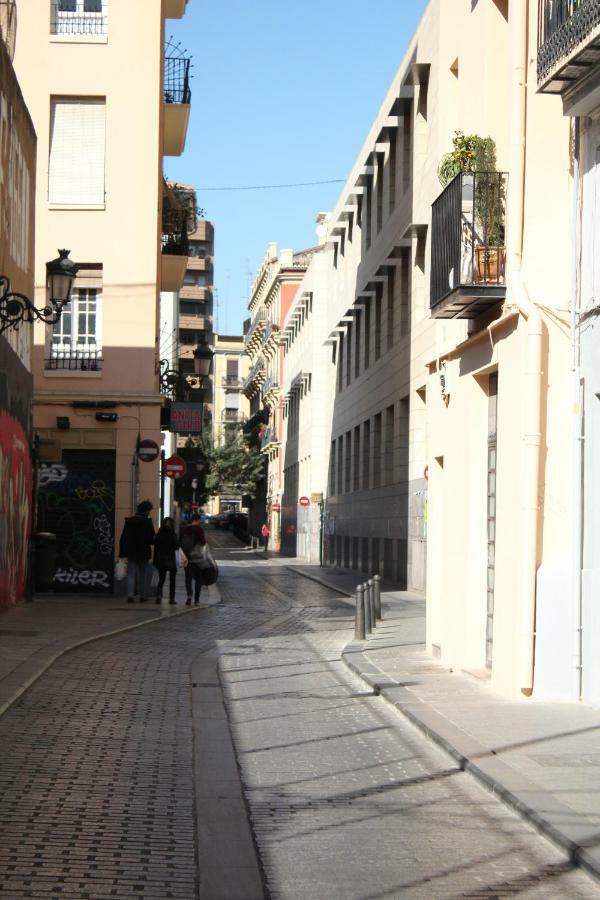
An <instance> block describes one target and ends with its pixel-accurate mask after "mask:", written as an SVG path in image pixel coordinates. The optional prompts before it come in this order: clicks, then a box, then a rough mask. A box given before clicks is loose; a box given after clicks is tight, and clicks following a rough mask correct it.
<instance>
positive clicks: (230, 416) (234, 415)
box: [221, 409, 246, 423]
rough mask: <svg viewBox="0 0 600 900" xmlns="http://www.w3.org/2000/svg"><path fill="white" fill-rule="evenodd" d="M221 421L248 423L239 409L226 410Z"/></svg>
mask: <svg viewBox="0 0 600 900" xmlns="http://www.w3.org/2000/svg"><path fill="white" fill-rule="evenodd" d="M221 421H223V422H240V423H242V422H245V421H246V417H245V416H244V415H243V414H242V413H241V412H240V411H239V409H224V410H223V412H222V414H221Z"/></svg>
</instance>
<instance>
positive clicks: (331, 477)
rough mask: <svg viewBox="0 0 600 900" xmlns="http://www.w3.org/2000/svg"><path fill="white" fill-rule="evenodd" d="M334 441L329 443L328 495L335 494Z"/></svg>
mask: <svg viewBox="0 0 600 900" xmlns="http://www.w3.org/2000/svg"><path fill="white" fill-rule="evenodd" d="M335 474H336V473H335V441H332V442H331V449H330V451H329V493H330V494H332V495H333V494H335Z"/></svg>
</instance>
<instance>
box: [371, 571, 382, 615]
mask: <svg viewBox="0 0 600 900" xmlns="http://www.w3.org/2000/svg"><path fill="white" fill-rule="evenodd" d="M373 594H374V596H375V618H376V619H377V620H378V621H380V620H381V619H382V618H383V616H382V615H381V578H380V577H379V575H373Z"/></svg>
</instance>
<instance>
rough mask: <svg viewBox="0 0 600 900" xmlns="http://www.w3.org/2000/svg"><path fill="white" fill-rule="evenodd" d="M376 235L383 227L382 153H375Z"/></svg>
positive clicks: (383, 165)
mask: <svg viewBox="0 0 600 900" xmlns="http://www.w3.org/2000/svg"><path fill="white" fill-rule="evenodd" d="M376 157H377V233H378V234H379V232H380V231H381V229H382V227H383V172H384V167H385V164H384V160H385V155H384V154H383V153H377V154H376Z"/></svg>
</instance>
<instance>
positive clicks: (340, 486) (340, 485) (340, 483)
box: [337, 435, 344, 494]
mask: <svg viewBox="0 0 600 900" xmlns="http://www.w3.org/2000/svg"><path fill="white" fill-rule="evenodd" d="M337 451H338V457H337V492H338V494H341V493H342V492H343V490H344V436H343V435H340V437H339V438H338V442H337Z"/></svg>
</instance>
